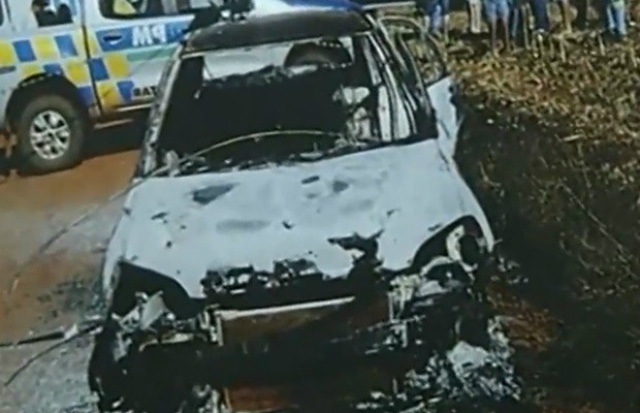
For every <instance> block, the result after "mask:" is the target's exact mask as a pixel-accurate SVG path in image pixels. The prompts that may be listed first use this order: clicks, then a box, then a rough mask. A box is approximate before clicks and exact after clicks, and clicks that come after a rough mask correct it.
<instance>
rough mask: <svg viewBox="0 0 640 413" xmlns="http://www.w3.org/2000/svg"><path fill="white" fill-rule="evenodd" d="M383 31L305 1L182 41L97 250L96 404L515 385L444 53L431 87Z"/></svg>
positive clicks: (327, 399) (326, 403)
mask: <svg viewBox="0 0 640 413" xmlns="http://www.w3.org/2000/svg"><path fill="white" fill-rule="evenodd" d="M391 26H393V24H392V23H389V22H387V23H385V21H384V20H379V19H374V18H373V17H371V16H369V15H367V14H365V13H363V12H361V11H358V10H355V9H350V10H345V9H341V10H339V9H323V10H321V9H312V10H311V9H310V10H298V11H295V12H293V11H292V12H277V13H265V14H264V15H258V16H253V17H251V18H246V19H244V20H242V21H236V20H233V21H231V20H222V21H219V22H217V23H214V24H210V25H207V26H205V27H203V28H200V29H197V30H195V31H193V32H192V33H191V34H189V36H188V37H187V39H186V40H185V42H184V44H183V45H182V46H181V47H180V49H179V50H178V51H177V52H176V55H175V57H174V59H173V60H172V63H171V64H170V65H169V66H168V67H167V68H166V69H165V72H164V73H163V76H162V81H161V83H160V86H159V90H158V97H157V100H156V102H155V105H154V108H153V110H152V112H151V114H150V118H149V124H148V130H147V133H146V136H145V139H144V143H143V149H142V151H141V155H140V159H139V164H138V168H137V171H136V174H135V177H134V179H133V182H132V189H131V191H130V192H129V194H128V196H127V198H126V200H125V205H124V208H123V214H122V216H121V218H120V220H119V222H118V224H117V226H116V228H115V231H114V233H113V235H112V238H111V240H110V243H109V246H108V249H107V252H106V258H105V262H104V267H103V270H102V271H103V272H102V280H103V289H104V297H105V300H106V303H107V305H108V310H107V321H106V323H105V326H104V328H103V330H102V332H101V333H100V334H99V335H98V336H97V337H96V342H95V346H94V350H93V354H92V358H91V362H90V366H89V380H90V385H91V388H92V390H93V391H94V392H96V393H97V394H98V396H99V398H100V409H101V411H136V412H150V413H151V412H153V413H161V412H167V413H168V412H178V411H180V412H190V411H194V412H195V411H200V409H209V410H210V411H234V412H238V411H245V412H264V411H288V410H296V411H323V412H325V411H349V410H352V409H359V410H379V411H400V410H403V409H405V408H408V406H418V405H429V404H430V403H435V402H436V401H437V400H451V399H458V398H462V397H466V396H469V395H473V394H476V393H477V394H481V393H482V394H483V395H485V396H487V395H490V396H491V397H494V398H498V399H499V398H507V397H514V395H516V394H517V391H518V390H517V387H518V386H517V383H516V382H515V381H514V377H513V373H512V370H511V369H512V367H511V364H510V362H509V361H508V360H509V355H510V352H509V349H508V346H506V344H505V341H504V340H503V338H502V336H501V335H500V333H499V331H498V329H497V323H496V322H495V320H494V319H493V318H492V317H491V316H490V314H489V313H488V311H487V310H486V307H485V305H484V303H483V288H482V284H483V279H484V277H483V274H484V273H485V270H486V268H487V267H489V266H490V263H491V262H492V256H493V251H494V249H495V248H494V247H495V244H496V241H495V239H494V235H493V234H492V231H491V228H490V226H489V224H488V222H487V219H486V217H485V214H484V213H483V211H482V209H481V207H480V205H479V204H478V202H477V200H476V198H475V197H474V195H473V193H472V192H471V190H470V189H469V187H468V186H467V185H466V183H465V182H464V180H463V178H462V177H461V175H460V174H459V172H458V169H457V167H456V164H455V162H454V160H453V155H454V150H455V147H456V140H457V136H458V134H459V130H458V129H459V124H460V119H459V114H458V109H457V107H456V102H455V88H454V85H453V82H452V80H451V79H450V78H449V77H448V75H447V72H446V67H445V66H444V63H443V62H442V61H441V60H439V59H437V58H435V57H436V56H437V55H438V54H437V51H436V50H432V51H431V52H433V53H431V54H427V55H429V56H434V60H432V61H431V62H427V63H426V64H431V65H432V69H433V70H432V72H433V73H435V75H434V76H433V77H432V78H427V79H424V78H423V76H422V75H421V73H420V72H419V71H418V62H417V61H416V60H415V59H414V58H413V57H412V56H413V54H412V53H411V52H410V48H409V47H408V46H407V43H406V42H405V40H404V39H405V34H403V31H402V30H395V29H394V30H393V31H392V30H391ZM394 27H395V26H394ZM416 30H418V29H416ZM328 409H331V410H328Z"/></svg>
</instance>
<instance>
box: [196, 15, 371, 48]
mask: <svg viewBox="0 0 640 413" xmlns="http://www.w3.org/2000/svg"><path fill="white" fill-rule="evenodd" d="M370 29H371V26H370V24H369V22H368V21H367V20H366V19H365V18H364V16H363V15H362V14H361V13H360V12H358V11H352V10H338V9H325V10H304V11H296V12H288V13H278V14H269V15H264V16H259V17H258V16H256V17H251V18H248V19H247V20H243V21H240V22H221V23H216V24H213V25H211V26H209V27H205V28H202V29H200V30H198V31H196V32H194V33H193V34H192V35H191V36H189V38H188V39H187V43H186V45H185V51H186V52H200V51H213V50H223V49H234V48H239V47H247V46H257V45H262V44H269V43H278V42H284V41H295V40H303V39H310V38H318V37H341V36H346V35H351V34H355V33H360V32H366V31H369V30H370Z"/></svg>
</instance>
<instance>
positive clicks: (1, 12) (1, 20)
mask: <svg viewBox="0 0 640 413" xmlns="http://www.w3.org/2000/svg"><path fill="white" fill-rule="evenodd" d="M2 7H3V6H2V2H0V26H2V24H3V23H4V10H3V9H2Z"/></svg>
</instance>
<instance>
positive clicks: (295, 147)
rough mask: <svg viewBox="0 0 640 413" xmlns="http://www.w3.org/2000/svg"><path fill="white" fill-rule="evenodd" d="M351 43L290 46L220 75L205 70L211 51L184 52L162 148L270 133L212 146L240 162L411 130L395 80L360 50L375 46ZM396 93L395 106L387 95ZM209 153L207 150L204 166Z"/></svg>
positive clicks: (190, 148)
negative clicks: (280, 56)
mask: <svg viewBox="0 0 640 413" xmlns="http://www.w3.org/2000/svg"><path fill="white" fill-rule="evenodd" d="M351 45H353V47H352V48H351V49H350V50H349V48H348V47H345V46H344V43H340V42H338V41H335V40H334V41H323V42H317V43H308V42H307V43H305V44H303V45H302V46H304V47H295V46H296V45H292V46H293V47H292V48H291V50H290V52H289V53H288V54H287V55H286V58H285V59H284V61H282V62H272V63H271V64H267V65H263V66H262V67H260V68H256V69H255V70H250V71H244V72H241V71H238V72H239V73H231V74H225V75H223V76H216V75H213V74H211V73H210V71H209V67H210V66H209V65H214V64H215V61H216V59H215V58H210V57H204V56H202V55H196V56H195V57H193V58H186V59H184V60H183V61H182V62H181V68H180V71H179V73H178V75H177V78H176V79H175V82H174V87H173V89H172V91H171V97H170V103H169V106H168V108H167V112H166V113H165V117H164V122H163V127H162V130H161V133H160V138H159V147H160V148H161V149H162V150H163V151H165V152H168V151H174V152H176V153H177V154H178V155H179V156H184V155H186V154H192V153H194V152H197V151H200V150H202V149H203V148H207V147H209V146H211V145H214V144H217V143H221V142H225V141H229V140H230V139H233V140H234V141H237V139H236V138H238V137H243V136H247V135H252V134H256V133H258V134H264V133H269V136H270V137H269V138H268V139H263V140H262V142H261V143H262V144H260V145H256V141H255V139H250V140H247V141H246V142H238V143H234V144H233V147H232V148H231V146H230V147H229V148H226V149H225V150H224V151H215V154H216V156H217V155H219V154H224V155H223V156H222V158H223V159H222V160H223V161H225V162H226V161H228V159H229V157H232V158H233V159H234V161H235V162H233V164H234V165H236V166H237V165H238V162H242V161H243V160H246V161H248V160H252V161H256V162H262V161H261V160H265V159H267V160H270V161H274V160H275V161H278V160H286V159H287V157H289V156H291V155H292V154H294V155H299V154H301V153H305V152H310V151H323V150H330V149H334V148H335V147H336V144H337V142H345V141H346V144H347V145H348V144H349V143H357V144H367V143H371V142H372V141H373V142H380V141H381V140H384V139H385V138H386V139H397V138H402V137H406V136H407V135H410V134H411V133H412V130H415V129H414V128H415V126H413V125H411V124H410V120H411V119H412V115H411V114H410V113H409V112H408V111H409V110H411V108H409V107H407V105H406V102H402V99H401V98H400V97H399V96H397V93H398V92H397V90H396V89H397V88H398V85H396V84H394V83H393V82H394V81H395V80H394V79H390V78H389V77H388V76H386V75H385V74H384V73H382V71H381V70H379V67H377V66H376V65H375V63H373V62H375V59H372V58H367V56H365V54H366V53H372V50H371V48H369V49H367V47H366V46H365V45H368V43H366V42H358V41H354V42H352V43H351ZM298 46H300V45H298ZM211 53H212V54H213V55H215V52H211ZM246 53H255V51H254V50H253V49H252V50H250V51H249V50H248V51H247V52H246ZM394 93H395V94H396V95H394ZM394 98H395V99H396V103H395V105H394V104H393V103H391V102H390V101H391V100H392V99H394ZM394 106H395V107H394ZM392 113H395V114H396V115H395V116H392ZM394 121H395V122H394ZM394 123H395V125H394ZM394 126H395V128H396V129H395V130H392V128H393V127H394ZM398 131H400V133H398ZM414 133H415V132H414ZM283 136H286V137H288V139H286V144H283V142H285V141H283V140H282V139H281V138H282V137H283ZM272 138H273V139H272ZM230 151H232V152H233V154H231V152H230ZM213 158H215V156H214V157H213ZM213 158H212V157H208V159H207V161H206V163H207V164H208V165H209V166H211V162H212V160H213ZM257 158H260V159H261V160H258V159H257ZM218 160H220V159H218Z"/></svg>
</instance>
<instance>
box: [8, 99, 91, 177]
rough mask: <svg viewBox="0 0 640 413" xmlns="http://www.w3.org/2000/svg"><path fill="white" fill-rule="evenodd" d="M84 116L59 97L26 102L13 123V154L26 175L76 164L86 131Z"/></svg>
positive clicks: (80, 153)
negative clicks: (14, 125)
mask: <svg viewBox="0 0 640 413" xmlns="http://www.w3.org/2000/svg"><path fill="white" fill-rule="evenodd" d="M86 125H87V122H86V118H85V116H84V114H83V113H82V112H81V111H80V109H79V108H78V107H77V106H76V105H75V104H74V103H73V102H71V101H69V99H66V98H64V97H62V96H59V95H42V96H37V97H35V98H34V99H32V100H31V101H29V102H28V103H27V104H26V105H25V106H24V108H23V110H22V113H21V114H20V115H19V118H18V120H17V124H16V133H17V135H18V142H17V152H18V156H19V158H20V162H22V163H23V168H24V169H25V170H27V171H28V172H34V173H47V172H53V171H57V170H61V169H66V168H69V167H71V166H73V165H75V164H77V163H78V162H79V161H80V157H81V155H82V146H83V142H84V139H85V135H86V132H87V129H88V128H87V127H86Z"/></svg>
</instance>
